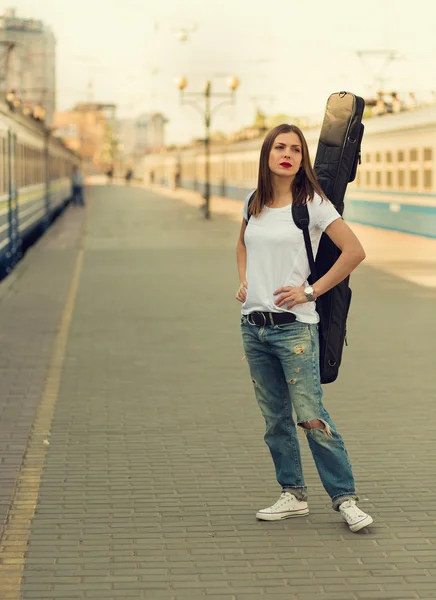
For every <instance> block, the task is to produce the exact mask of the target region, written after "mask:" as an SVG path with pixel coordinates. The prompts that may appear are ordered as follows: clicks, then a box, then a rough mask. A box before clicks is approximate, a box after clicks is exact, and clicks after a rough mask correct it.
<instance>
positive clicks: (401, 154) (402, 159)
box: [397, 150, 404, 163]
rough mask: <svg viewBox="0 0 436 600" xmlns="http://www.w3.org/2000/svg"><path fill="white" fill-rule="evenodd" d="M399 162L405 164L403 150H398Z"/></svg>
mask: <svg viewBox="0 0 436 600" xmlns="http://www.w3.org/2000/svg"><path fill="white" fill-rule="evenodd" d="M397 161H398V162H400V163H401V162H404V151H403V150H398V152H397Z"/></svg>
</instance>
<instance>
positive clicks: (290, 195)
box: [236, 124, 372, 532]
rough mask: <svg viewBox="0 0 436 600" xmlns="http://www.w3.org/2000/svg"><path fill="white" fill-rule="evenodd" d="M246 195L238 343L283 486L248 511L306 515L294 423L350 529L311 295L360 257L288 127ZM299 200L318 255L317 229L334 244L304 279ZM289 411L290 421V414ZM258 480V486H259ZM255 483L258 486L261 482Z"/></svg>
mask: <svg viewBox="0 0 436 600" xmlns="http://www.w3.org/2000/svg"><path fill="white" fill-rule="evenodd" d="M251 196H252V194H249V195H248V197H247V198H246V200H245V204H244V207H243V210H242V214H243V220H242V224H241V231H240V234H239V239H238V244H237V253H236V256H237V266H238V272H239V281H240V284H239V289H238V291H237V293H236V299H237V300H239V302H241V303H242V315H241V332H242V341H243V346H244V350H245V356H246V358H247V362H248V366H249V369H250V374H251V380H252V382H253V390H254V393H255V396H256V400H257V402H258V405H259V408H260V410H261V412H262V415H263V417H264V419H265V424H266V431H265V436H264V440H265V442H266V444H267V445H268V447H269V450H270V452H271V457H272V459H273V462H274V466H275V471H276V478H277V481H278V483H279V484H280V486H281V488H282V491H281V495H280V498H279V499H278V501H277V502H275V503H274V504H273V505H272V506H269V507H268V508H264V509H262V510H259V511H258V512H257V514H256V517H257V518H258V519H260V520H263V521H278V520H281V519H287V518H288V517H303V516H305V515H308V514H309V507H308V504H307V487H306V483H305V481H304V476H303V468H302V463H301V456H300V444H299V440H298V437H299V436H298V433H297V429H300V430H301V431H304V432H305V434H306V438H307V441H308V443H309V447H310V450H311V452H312V456H313V458H314V460H315V463H316V466H317V469H318V473H319V476H320V478H321V481H322V484H323V486H324V488H325V490H326V492H327V493H328V495H329V496H330V499H331V502H332V508H333V509H334V510H336V511H338V512H339V513H340V514H341V515H342V517H343V519H344V520H345V521H346V523H347V524H348V526H349V527H350V530H351V531H353V532H355V531H359V530H360V529H362V528H363V527H366V526H368V525H370V524H371V523H372V518H371V517H370V516H369V515H367V514H365V513H364V512H363V511H362V510H360V508H359V507H358V506H357V501H358V496H357V494H356V490H355V485H354V476H353V471H352V468H351V463H350V460H349V458H348V454H347V451H346V449H345V446H344V442H343V440H342V437H341V435H340V434H339V432H338V431H337V429H336V427H335V425H334V423H333V421H332V419H331V417H330V416H329V413H328V412H327V410H326V409H325V408H324V406H323V400H322V398H323V392H322V389H321V380H320V369H319V334H318V325H317V324H318V322H319V315H318V312H317V310H316V304H315V300H316V299H317V298H318V297H319V296H321V295H322V294H325V293H326V292H328V291H329V290H330V289H332V288H333V287H334V286H335V285H337V284H338V283H340V282H341V281H342V280H343V279H344V278H345V277H347V275H349V274H350V273H351V271H353V270H354V269H355V268H356V267H357V265H358V264H359V263H360V262H361V261H362V260H363V259H364V257H365V253H364V250H363V248H362V246H361V244H360V242H359V240H358V239H357V237H356V236H355V235H354V233H353V231H352V230H351V229H350V228H349V227H348V225H347V224H346V223H345V221H343V220H342V219H341V215H340V214H339V213H338V212H337V210H336V208H335V207H334V206H333V204H332V203H331V202H329V200H328V199H327V198H326V197H325V195H324V193H323V191H322V189H321V187H320V185H319V183H318V180H317V177H316V174H315V172H314V170H313V167H312V165H311V162H310V157H309V150H308V147H307V142H306V140H305V138H304V136H303V133H302V132H301V130H300V129H299V128H298V127H296V126H295V125H286V124H284V125H279V126H277V127H275V128H274V129H272V130H271V131H270V132H269V133H268V134H267V136H266V138H265V140H264V142H263V145H262V149H261V153H260V162H259V176H258V186H257V190H256V191H255V195H254V196H253V200H252V202H251V203H250V206H248V205H249V200H250V198H251ZM294 203H295V204H296V205H299V204H300V203H305V204H307V208H308V211H309V214H310V237H311V241H312V244H313V253H314V255H315V256H316V253H317V250H318V245H319V242H320V239H321V235H322V233H323V232H325V233H326V235H327V236H328V237H329V238H330V239H331V240H332V241H333V242H334V243H335V244H336V246H338V248H340V249H341V251H342V252H341V255H340V257H339V258H338V260H337V262H336V263H335V265H334V266H333V267H332V268H331V269H330V270H329V271H328V272H327V273H326V274H325V275H324V276H323V277H321V279H318V280H317V281H315V283H313V285H311V286H310V285H309V284H308V277H309V274H310V267H309V263H308V260H307V255H306V252H305V244H304V240H303V235H302V234H301V231H300V230H299V229H298V227H297V225H296V224H295V223H294V220H293V217H292V205H293V204H294ZM293 413H294V414H295V416H296V418H295V420H294V417H293ZM258 483H259V482H258ZM260 483H261V482H260Z"/></svg>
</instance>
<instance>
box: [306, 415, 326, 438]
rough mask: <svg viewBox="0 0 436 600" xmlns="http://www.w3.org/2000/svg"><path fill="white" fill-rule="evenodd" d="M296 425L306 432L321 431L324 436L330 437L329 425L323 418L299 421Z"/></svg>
mask: <svg viewBox="0 0 436 600" xmlns="http://www.w3.org/2000/svg"><path fill="white" fill-rule="evenodd" d="M298 427H300V428H301V429H304V431H305V432H306V434H308V433H312V432H313V431H321V432H322V433H323V434H324V435H325V436H326V437H332V430H331V427H330V425H329V424H328V423H327V422H326V421H324V419H312V420H311V421H299V422H298Z"/></svg>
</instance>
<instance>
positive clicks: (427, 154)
mask: <svg viewBox="0 0 436 600" xmlns="http://www.w3.org/2000/svg"><path fill="white" fill-rule="evenodd" d="M424 160H433V148H424Z"/></svg>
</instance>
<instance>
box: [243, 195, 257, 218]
mask: <svg viewBox="0 0 436 600" xmlns="http://www.w3.org/2000/svg"><path fill="white" fill-rule="evenodd" d="M255 194H256V190H254V192H253V193H252V194H251V196H250V200H249V201H248V204H247V218H246V219H245V222H246V223H247V225H248V221H249V220H250V217H251V215H250V206H251V203H252V202H253V199H254V196H255Z"/></svg>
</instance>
